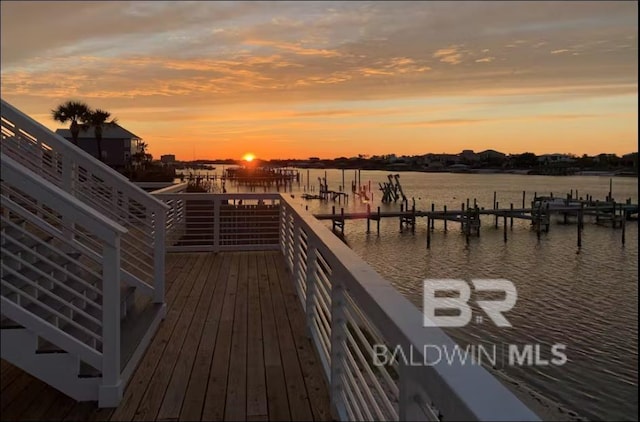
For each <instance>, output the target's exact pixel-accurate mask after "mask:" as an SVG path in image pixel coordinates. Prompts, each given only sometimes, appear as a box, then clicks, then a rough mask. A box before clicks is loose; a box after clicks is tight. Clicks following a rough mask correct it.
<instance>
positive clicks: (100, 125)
mask: <svg viewBox="0 0 640 422" xmlns="http://www.w3.org/2000/svg"><path fill="white" fill-rule="evenodd" d="M110 117H111V113H109V112H108V111H105V110H101V109H99V108H97V109H95V110H92V111H90V113H89V114H88V115H87V116H86V118H85V119H84V122H83V128H85V129H88V128H93V133H94V135H95V137H96V143H97V145H98V159H99V160H100V161H104V160H103V157H102V155H103V154H102V132H103V130H104V128H105V127H108V126H113V125H115V124H116V123H117V121H118V119H116V118H113V119H111V120H109V118H110Z"/></svg>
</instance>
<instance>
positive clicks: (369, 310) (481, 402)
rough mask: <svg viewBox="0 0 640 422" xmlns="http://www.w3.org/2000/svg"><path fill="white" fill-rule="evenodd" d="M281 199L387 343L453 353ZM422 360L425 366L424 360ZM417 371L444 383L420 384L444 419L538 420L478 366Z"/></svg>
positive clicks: (358, 261) (352, 256) (398, 298)
mask: <svg viewBox="0 0 640 422" xmlns="http://www.w3.org/2000/svg"><path fill="white" fill-rule="evenodd" d="M281 198H282V200H283V201H284V202H285V203H286V204H287V205H288V206H289V207H290V208H291V209H292V210H294V212H295V213H296V214H297V216H298V217H299V219H300V221H301V222H302V224H303V226H306V228H307V229H308V230H309V232H308V233H307V235H308V236H313V237H315V238H316V240H317V242H318V243H317V244H322V245H324V246H325V248H326V250H325V251H323V252H327V251H330V256H325V258H326V259H328V260H329V261H330V262H329V264H330V265H331V266H332V271H337V272H338V273H339V277H340V279H341V281H343V282H344V286H345V288H346V289H347V290H348V291H349V293H350V295H352V296H353V297H354V298H355V299H356V300H357V301H358V304H359V306H361V307H362V309H363V310H364V311H365V312H366V315H367V318H369V319H370V320H371V322H372V323H373V324H374V325H375V326H377V327H378V328H379V329H380V331H381V333H382V334H383V335H384V336H385V337H386V340H387V341H389V342H390V343H392V344H393V345H394V346H395V345H398V346H400V347H401V348H402V349H403V350H405V353H407V351H408V350H412V351H413V352H415V353H416V355H420V356H421V357H422V351H424V347H425V345H438V346H439V347H442V348H447V349H450V350H453V346H454V345H455V342H454V341H453V340H452V339H451V338H450V337H449V336H448V335H447V334H446V333H445V332H444V331H443V330H442V329H440V328H438V327H429V328H427V327H424V326H423V314H422V313H421V312H420V310H419V309H418V308H417V307H416V306H415V305H414V304H413V303H411V302H410V301H409V300H408V299H407V298H405V297H404V296H402V295H401V294H400V293H399V292H398V291H397V290H396V289H395V288H394V287H393V286H392V285H391V284H390V283H389V282H388V281H387V280H385V279H384V278H383V277H382V276H380V275H379V274H378V273H377V272H376V271H375V270H374V269H373V268H372V267H371V266H370V265H369V264H367V263H366V262H365V261H364V260H363V259H362V258H361V257H360V256H358V255H357V254H356V253H355V252H354V251H353V250H352V249H351V248H349V247H348V246H347V245H346V244H345V243H343V242H342V241H341V240H340V239H338V238H337V237H336V236H335V235H334V234H333V233H332V232H331V231H330V230H329V228H328V227H326V226H325V225H323V224H322V223H321V222H320V221H319V220H317V219H316V218H315V217H313V215H311V214H310V213H309V212H306V211H304V210H302V209H300V205H299V204H296V203H295V202H294V201H292V200H291V199H290V198H289V197H287V195H281ZM394 346H392V347H394ZM417 360H418V361H420V362H422V360H421V359H420V357H418V358H417ZM412 369H414V368H412ZM415 369H416V370H417V372H416V375H419V374H424V377H422V376H417V377H416V379H421V378H422V379H425V380H428V379H434V377H435V378H436V379H438V380H439V381H440V382H441V383H440V384H439V385H438V384H435V383H432V382H424V383H422V382H421V383H420V385H421V387H422V388H424V389H425V392H426V393H427V394H429V397H430V398H431V399H432V400H434V402H435V403H436V404H437V406H439V410H441V411H442V412H443V414H445V415H446V414H454V415H456V416H457V417H463V418H468V419H476V420H539V418H538V417H537V415H536V414H535V413H533V412H532V411H531V410H530V409H529V408H528V407H527V406H525V405H524V403H522V402H521V401H520V400H519V399H518V398H517V397H516V396H515V395H514V394H513V393H512V392H511V391H510V390H509V389H507V388H506V387H505V386H504V385H502V384H501V383H500V381H498V380H497V379H496V378H495V377H494V376H493V375H491V374H490V373H489V372H488V371H487V370H486V369H485V368H483V367H481V366H479V365H464V364H462V363H460V362H458V361H455V360H454V361H453V362H451V363H450V362H446V361H445V360H444V359H443V360H442V361H441V362H440V363H437V364H433V365H424V366H420V367H418V368H415ZM443 386H444V388H442V387H443ZM452 395H453V396H455V397H456V398H457V399H456V400H455V401H454V400H451V396H452ZM461 406H462V407H461Z"/></svg>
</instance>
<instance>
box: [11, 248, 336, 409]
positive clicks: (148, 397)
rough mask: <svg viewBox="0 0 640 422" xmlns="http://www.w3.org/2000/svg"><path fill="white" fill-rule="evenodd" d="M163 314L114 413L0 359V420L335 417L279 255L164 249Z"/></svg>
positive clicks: (303, 320)
mask: <svg viewBox="0 0 640 422" xmlns="http://www.w3.org/2000/svg"><path fill="white" fill-rule="evenodd" d="M166 271H167V277H166V280H167V288H166V301H167V317H166V319H165V320H164V321H163V322H162V323H161V325H160V328H159V329H158V332H157V333H156V336H155V337H154V339H153V341H152V342H151V344H150V346H149V348H148V349H147V352H146V353H145V356H144V358H143V359H142V360H141V362H140V364H139V366H138V368H137V369H136V371H135V373H134V375H133V377H132V378H131V380H130V382H129V384H128V386H127V388H126V389H125V392H124V397H123V399H122V401H121V403H120V405H119V406H118V408H115V409H98V408H97V405H96V403H95V402H84V403H78V402H76V401H75V400H72V399H70V398H69V397H67V396H65V395H64V394H62V393H60V392H58V391H57V390H55V389H53V388H51V387H49V386H48V385H46V384H44V383H43V382H41V381H39V380H37V379H35V378H34V377H32V376H30V375H29V374H27V373H25V372H23V371H22V370H20V369H18V368H16V367H14V366H13V365H11V364H9V363H8V362H6V361H4V360H2V362H1V372H0V374H1V377H0V380H1V382H0V388H1V392H0V402H1V408H0V415H1V418H2V420H29V419H30V420H42V419H47V420H249V421H251V420H330V419H331V416H330V412H329V395H328V388H327V384H326V382H325V380H324V376H323V374H322V369H321V365H320V361H319V359H318V358H317V356H316V352H315V350H314V349H313V346H312V344H311V341H310V340H309V339H308V337H307V335H306V328H305V315H304V313H303V311H302V308H301V305H300V303H299V299H298V297H297V296H296V294H295V288H294V285H293V283H292V281H291V279H290V276H289V274H288V273H287V271H286V269H285V264H284V261H283V258H282V255H281V254H280V253H279V252H235V253H218V254H214V253H189V254H168V255H167V263H166Z"/></svg>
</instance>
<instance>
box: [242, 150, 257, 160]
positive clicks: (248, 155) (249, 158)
mask: <svg viewBox="0 0 640 422" xmlns="http://www.w3.org/2000/svg"><path fill="white" fill-rule="evenodd" d="M254 158H256V156H255V155H253V154H251V153H250V152H249V153H246V154H245V155H243V156H242V159H243V160H244V161H247V162H249V163H250V162H252V161H253V159H254Z"/></svg>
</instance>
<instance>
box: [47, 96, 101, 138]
mask: <svg viewBox="0 0 640 422" xmlns="http://www.w3.org/2000/svg"><path fill="white" fill-rule="evenodd" d="M90 113H91V109H90V108H89V106H88V105H87V104H86V103H83V102H81V101H67V102H66V103H62V104H60V105H59V106H58V108H56V109H54V110H51V115H52V117H53V120H55V121H57V122H60V123H67V122H71V126H70V127H69V130H70V131H71V140H72V142H73V144H74V145H78V135H79V134H80V126H81V123H82V122H84V121H86V120H87V118H88V117H89V114H90Z"/></svg>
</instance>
